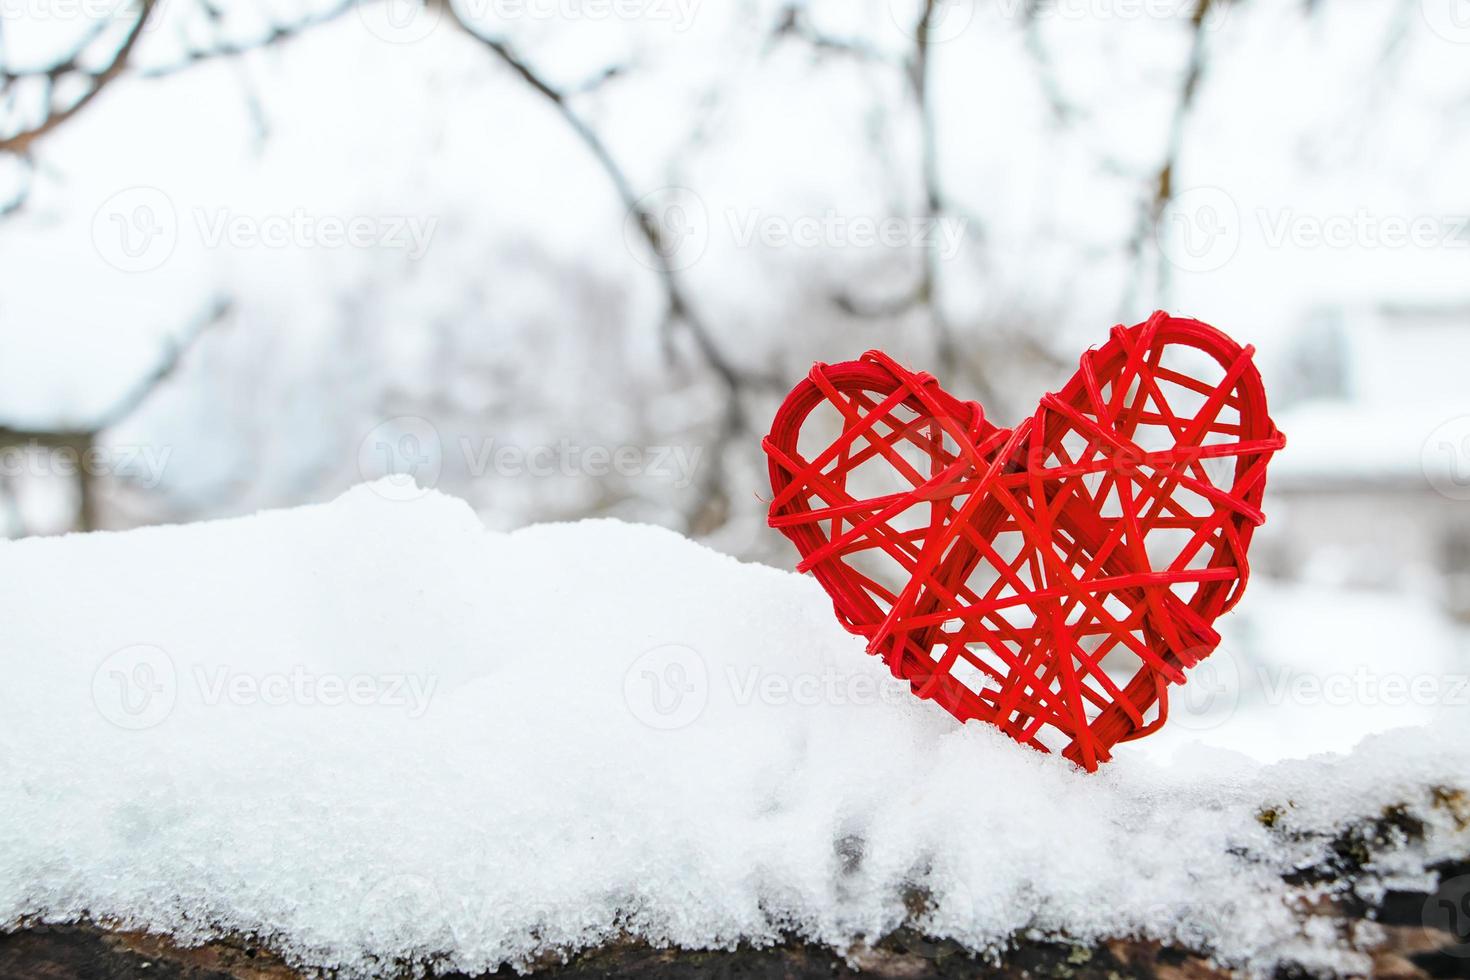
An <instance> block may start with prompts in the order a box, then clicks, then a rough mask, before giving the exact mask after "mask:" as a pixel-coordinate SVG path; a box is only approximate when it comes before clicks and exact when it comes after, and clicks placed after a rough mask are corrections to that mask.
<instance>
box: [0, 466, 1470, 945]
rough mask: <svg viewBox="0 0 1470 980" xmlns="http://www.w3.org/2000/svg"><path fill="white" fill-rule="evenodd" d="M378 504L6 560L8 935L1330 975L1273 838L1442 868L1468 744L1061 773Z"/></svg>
mask: <svg viewBox="0 0 1470 980" xmlns="http://www.w3.org/2000/svg"><path fill="white" fill-rule="evenodd" d="M403 491H404V488H403V487H401V486H395V485H391V484H374V485H369V486H364V487H360V488H358V489H356V490H354V491H352V492H351V493H349V494H347V495H345V496H344V497H342V498H341V499H339V500H337V501H335V502H334V503H331V504H328V505H323V506H317V507H307V508H302V509H298V510H293V511H284V512H276V513H267V514H262V515H259V516H256V517H251V518H245V519H240V520H232V521H221V522H215V523H207V524H196V525H191V526H188V527H165V528H151V529H143V530H136V531H129V532H125V533H120V534H93V535H86V536H71V537H66V538H61V539H48V540H27V541H21V542H15V543H7V544H0V595H3V596H4V597H5V600H4V601H5V604H6V610H5V612H6V615H5V622H6V624H7V629H6V630H5V632H4V634H3V639H0V658H3V665H4V677H5V680H6V683H5V684H4V685H3V687H0V920H3V922H4V923H6V924H7V925H11V926H14V925H16V924H18V923H21V922H24V921H36V920H44V921H58V920H71V919H76V918H80V917H84V916H86V917H91V918H93V919H98V920H102V921H106V922H112V923H117V924H120V925H124V926H127V927H146V928H149V929H154V930H163V931H167V932H170V933H172V934H174V935H176V936H179V937H182V938H183V939H184V940H185V941H189V940H197V939H202V938H205V937H209V936H214V935H218V934H222V933H229V932H240V933H250V934H255V935H259V936H261V937H263V938H265V939H266V940H267V941H269V942H270V943H271V944H272V945H274V946H276V947H278V948H280V949H282V950H283V951H284V952H286V953H287V955H288V956H290V957H291V958H293V959H294V960H296V961H298V962H304V963H310V964H316V965H329V966H339V967H343V968H345V969H346V970H347V971H348V972H354V973H366V972H370V971H372V970H373V969H375V968H377V967H378V966H380V965H381V964H382V963H384V962H387V961H403V960H412V961H415V962H427V963H433V964H437V965H439V966H442V967H445V968H449V967H455V968H459V969H462V970H466V971H476V970H483V969H489V968H493V967H495V966H497V965H500V964H503V963H507V962H508V963H513V964H524V963H526V962H528V961H530V960H531V959H533V958H535V957H538V956H542V955H545V954H547V953H558V952H565V951H567V950H570V949H573V948H577V947H582V946H586V945H590V944H596V943H598V942H601V941H605V940H607V939H609V938H612V937H615V936H619V935H625V934H632V935H635V936H639V937H643V938H646V939H648V940H650V941H653V942H656V943H675V944H681V945H686V946H695V947H707V946H724V945H730V944H733V943H736V942H739V941H753V942H763V941H769V940H773V939H776V938H778V937H780V936H781V935H783V934H797V935H800V936H803V937H806V938H809V939H813V940H818V941H823V942H829V943H832V944H834V945H836V946H838V947H839V948H849V947H851V946H852V945H853V944H856V943H860V942H863V941H864V940H865V939H866V940H872V939H875V938H877V937H879V936H881V935H883V934H885V933H886V932H888V931H890V930H892V929H893V928H895V927H897V926H899V925H900V924H903V923H905V922H907V923H909V924H912V925H916V926H918V927H919V928H922V929H923V930H925V931H926V932H928V933H929V934H931V935H933V936H936V937H946V938H954V939H957V940H960V941H962V942H964V943H966V944H968V945H969V946H971V947H972V948H974V949H976V950H977V951H982V952H984V951H994V950H997V949H1000V948H1002V947H1003V946H1004V944H1005V943H1006V942H1007V940H1008V939H1009V938H1010V937H1013V936H1015V935H1017V934H1020V933H1023V934H1028V935H1035V936H1051V935H1065V936H1067V937H1070V938H1072V939H1075V940H1079V941H1087V940H1089V939H1095V938H1101V937H1108V936H1122V935H1140V936H1147V937H1157V938H1160V939H1164V940H1171V941H1179V942H1184V943H1186V944H1190V945H1193V946H1197V947H1199V946H1203V947H1205V948H1208V949H1211V950H1213V951H1214V952H1215V954H1216V955H1218V956H1219V957H1221V958H1222V959H1224V960H1227V961H1229V962H1233V963H1239V964H1245V965H1249V966H1256V967H1263V968H1264V967H1268V966H1270V965H1271V964H1274V963H1276V962H1279V961H1281V960H1282V959H1283V958H1292V959H1297V960H1301V961H1305V962H1310V963H1318V964H1323V965H1329V966H1330V965H1334V964H1335V965H1338V966H1342V967H1351V966H1352V965H1354V963H1353V960H1352V958H1351V953H1349V952H1345V951H1342V950H1337V949H1334V948H1333V943H1334V941H1335V940H1334V939H1333V938H1332V937H1327V936H1316V935H1312V934H1310V933H1304V932H1303V931H1302V930H1301V929H1300V926H1299V922H1298V920H1297V918H1296V917H1295V916H1294V915H1293V912H1292V908H1291V903H1292V893H1291V892H1290V890H1289V889H1288V887H1287V886H1286V885H1285V884H1283V882H1282V878H1281V875H1282V874H1283V873H1284V872H1287V871H1289V870H1290V869H1291V868H1293V867H1295V866H1297V865H1300V864H1303V863H1305V862H1309V861H1311V860H1314V859H1316V858H1318V857H1320V855H1318V854H1317V853H1316V852H1315V851H1314V850H1313V848H1314V847H1320V844H1317V845H1313V844H1311V843H1309V840H1310V838H1306V837H1303V836H1302V834H1301V833H1299V832H1315V831H1324V830H1326V831H1330V830H1331V829H1332V828H1334V827H1338V826H1341V825H1342V824H1343V823H1344V822H1345V821H1347V820H1348V819H1350V818H1355V817H1362V816H1364V815H1370V816H1371V815H1373V814H1376V813H1377V812H1378V811H1379V810H1381V809H1382V808H1383V807H1384V806H1386V805H1390V804H1396V803H1400V802H1405V803H1407V804H1408V805H1409V806H1410V807H1412V808H1419V809H1422V812H1420V813H1419V816H1420V817H1421V818H1422V819H1424V820H1426V821H1427V822H1428V825H1429V834H1428V837H1427V838H1426V840H1425V842H1423V843H1422V844H1421V845H1419V846H1420V848H1421V851H1422V853H1416V854H1414V855H1406V856H1405V864H1404V868H1405V869H1406V870H1407V871H1409V872H1413V871H1414V870H1416V869H1418V868H1422V866H1423V864H1424V862H1425V861H1427V860H1432V859H1434V858H1435V857H1436V856H1437V855H1441V856H1442V855H1448V854H1451V853H1460V854H1463V852H1464V849H1465V847H1466V845H1467V840H1466V833H1465V831H1463V830H1459V831H1457V830H1455V828H1454V825H1453V821H1452V820H1450V819H1449V817H1448V816H1447V815H1446V814H1445V813H1443V812H1441V811H1437V810H1435V809H1433V808H1432V807H1430V806H1428V805H1427V802H1426V801H1427V799H1428V795H1429V788H1430V787H1433V786H1437V785H1456V784H1460V783H1463V782H1464V777H1465V775H1466V774H1467V772H1470V769H1467V762H1470V749H1467V748H1465V746H1467V745H1470V740H1466V739H1465V738H1463V733H1464V730H1465V729H1464V722H1463V721H1455V720H1444V721H1440V722H1438V723H1437V725H1438V726H1439V730H1437V731H1434V732H1430V731H1428V730H1424V729H1420V730H1405V731H1403V732H1398V733H1393V734H1389V735H1384V736H1379V737H1376V738H1374V739H1371V740H1369V741H1367V742H1365V743H1364V744H1363V745H1362V746H1360V747H1359V748H1358V749H1357V750H1356V751H1355V752H1354V754H1352V755H1351V756H1320V757H1317V758H1314V759H1311V760H1305V761H1297V762H1285V763H1279V764H1276V765H1272V766H1260V765H1257V764H1253V763H1250V762H1248V761H1246V760H1244V759H1243V757H1239V756H1234V755H1230V754H1225V753H1211V752H1206V751H1204V750H1199V751H1196V752H1195V753H1194V754H1192V755H1191V754H1188V753H1186V754H1185V755H1183V756H1182V759H1181V761H1180V762H1179V763H1178V764H1176V765H1173V766H1170V767H1162V766H1160V765H1158V764H1156V763H1154V762H1151V761H1149V760H1148V759H1147V758H1145V757H1143V756H1140V755H1136V754H1134V755H1129V754H1123V756H1122V757H1121V758H1120V759H1119V760H1118V761H1117V762H1116V763H1114V764H1113V765H1111V766H1110V767H1108V768H1107V769H1106V770H1105V771H1104V772H1102V773H1100V774H1099V775H1096V776H1087V775H1086V774H1084V773H1082V772H1080V771H1078V770H1075V769H1074V768H1073V767H1072V766H1070V765H1069V764H1067V763H1065V762H1063V761H1061V760H1059V759H1056V758H1051V757H1046V756H1042V755H1040V754H1038V753H1035V752H1033V751H1031V750H1028V749H1025V748H1022V747H1020V746H1017V745H1015V744H1013V743H1011V742H1010V741H1009V740H1008V739H1006V738H1004V737H1002V736H1000V735H998V734H996V733H995V732H993V731H992V730H990V729H988V728H986V727H984V726H981V725H975V724H972V725H970V726H959V725H957V724H956V723H955V722H954V721H952V720H951V719H950V718H949V717H948V716H946V715H944V714H943V713H942V712H941V711H939V710H937V709H935V708H934V707H933V706H932V705H929V704H924V703H921V702H918V701H916V700H914V699H912V698H911V697H909V696H908V695H907V693H906V691H905V690H904V689H903V688H902V687H895V686H894V682H893V681H892V680H891V678H889V676H888V674H887V672H886V670H885V669H884V668H883V666H882V665H881V664H880V663H878V662H876V661H875V660H873V659H872V658H869V657H868V656H866V655H865V654H864V653H863V650H862V646H861V643H860V641H859V640H857V639H855V638H853V637H851V636H848V635H847V634H846V633H844V632H843V631H842V630H841V629H840V628H839V627H838V626H837V624H836V622H835V621H834V619H833V617H832V615H831V609H830V604H829V603H828V601H827V599H826V597H825V596H824V595H823V594H822V592H821V590H820V589H819V588H818V586H817V585H816V584H815V583H814V582H813V581H811V580H809V579H806V578H803V577H800V576H797V575H794V574H791V573H787V572H784V571H780V570H776V569H772V568H767V567H763V566H758V565H749V564H742V563H740V562H737V561H735V560H733V559H731V558H728V557H725V556H722V555H720V554H717V553H715V552H713V551H710V550H708V549H705V548H703V547H701V546H698V545H696V544H693V543H691V542H689V541H687V540H685V539H683V538H681V537H679V536H678V535H675V534H673V533H671V532H668V531H664V530H660V529H656V528H652V527H646V526H639V525H627V524H621V523H617V522H611V521H589V522H583V523H578V524H568V525H547V526H540V527H532V528H528V529H525V530H522V531H518V532H515V533H511V534H499V533H492V532H489V531H487V530H485V528H484V527H483V526H482V525H481V523H480V522H479V520H478V519H477V518H476V517H475V516H474V515H473V513H471V511H470V510H469V508H468V507H467V506H465V505H464V504H463V503H462V502H459V501H456V500H453V499H450V498H447V497H443V496H440V495H437V494H433V493H429V494H426V495H422V496H420V495H417V494H414V493H404V492H403ZM405 497H411V498H413V499H403V498H405ZM1455 725H1458V726H1460V727H1458V728H1452V726H1455ZM1263 806H1274V807H1278V808H1279V809H1280V813H1281V816H1280V818H1279V819H1278V820H1277V821H1276V825H1275V826H1274V827H1270V828H1268V827H1266V826H1264V825H1263V822H1262V821H1260V820H1259V819H1257V817H1258V813H1259V812H1260V810H1261V808H1262V807H1263ZM1416 812H1418V811H1417V810H1416ZM1457 849H1458V850H1457ZM916 896H921V898H920V899H919V900H916Z"/></svg>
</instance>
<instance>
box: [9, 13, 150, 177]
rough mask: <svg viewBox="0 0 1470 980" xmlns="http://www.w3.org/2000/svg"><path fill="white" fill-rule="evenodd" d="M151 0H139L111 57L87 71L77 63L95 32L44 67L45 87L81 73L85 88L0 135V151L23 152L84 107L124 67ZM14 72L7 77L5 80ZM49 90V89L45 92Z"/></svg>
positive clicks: (140, 33)
mask: <svg viewBox="0 0 1470 980" xmlns="http://www.w3.org/2000/svg"><path fill="white" fill-rule="evenodd" d="M153 5H154V0H139V6H138V18H137V20H135V21H134V22H133V24H132V26H131V27H129V28H128V33H127V34H126V36H124V38H123V41H122V44H120V45H118V48H117V50H116V51H114V52H113V54H112V57H111V58H110V59H109V60H108V62H107V64H106V65H104V66H103V67H102V68H101V69H100V70H98V71H95V72H94V71H88V70H86V69H83V68H81V67H80V63H81V57H82V54H83V52H84V50H85V48H86V47H87V46H88V45H89V44H90V43H91V41H92V40H94V39H95V36H96V35H95V34H90V33H89V35H88V37H87V39H86V40H85V41H84V42H83V43H82V44H81V45H80V46H79V47H78V48H77V49H76V50H75V51H74V52H73V53H72V55H71V56H70V57H68V58H67V59H65V60H63V61H62V62H61V63H59V64H58V65H56V66H53V67H52V68H49V69H47V70H46V71H45V73H44V75H45V77H46V78H47V86H48V88H51V89H54V87H55V82H56V81H57V80H58V79H60V78H62V77H64V76H68V75H74V74H79V75H83V76H85V77H86V78H87V80H88V88H87V90H86V91H85V92H83V93H82V95H81V96H80V97H79V98H77V99H76V101H74V102H72V103H71V104H70V105H68V106H65V107H64V108H55V107H53V108H52V109H51V110H50V111H48V112H47V114H46V116H45V117H44V118H43V119H41V121H40V122H38V123H36V124H35V125H34V126H32V127H31V128H30V129H23V130H21V131H20V132H18V133H14V134H12V135H10V136H7V137H4V138H0V152H8V153H18V154H24V153H27V152H28V151H29V150H30V147H31V144H32V143H34V142H35V141H36V140H37V139H39V138H40V137H42V136H44V135H46V134H47V133H49V132H51V131H52V130H53V129H55V128H56V127H58V126H60V125H61V124H63V123H65V122H66V121H67V120H68V119H70V118H72V117H73V116H75V115H76V114H77V113H78V112H81V111H82V110H83V109H84V108H86V107H87V105H88V104H89V103H91V101H92V100H93V99H95V98H96V97H97V96H98V95H100V94H101V92H102V90H103V89H104V88H106V87H107V85H108V84H109V83H111V82H112V81H114V80H115V79H116V78H117V77H118V76H119V75H121V74H122V73H123V71H124V69H126V68H127V64H128V56H129V55H130V54H132V51H133V46H134V45H135V44H137V42H138V38H139V37H140V36H141V35H142V33H143V27H144V25H145V24H147V22H148V17H149V15H150V14H151V13H152V12H153ZM13 77H14V76H11V77H8V78H7V82H9V81H11V80H12V79H13ZM48 94H49V93H48Z"/></svg>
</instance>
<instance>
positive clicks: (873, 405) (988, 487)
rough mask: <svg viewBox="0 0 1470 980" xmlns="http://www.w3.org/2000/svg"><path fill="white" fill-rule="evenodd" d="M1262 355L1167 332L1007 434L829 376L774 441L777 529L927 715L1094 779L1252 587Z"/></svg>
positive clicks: (1115, 354) (1262, 421)
mask: <svg viewBox="0 0 1470 980" xmlns="http://www.w3.org/2000/svg"><path fill="white" fill-rule="evenodd" d="M1251 355H1252V349H1251V348H1249V347H1244V348H1242V347H1241V346H1240V345H1238V344H1236V343H1235V342H1234V341H1232V340H1231V339H1230V338H1229V337H1227V336H1225V334H1223V333H1221V332H1220V331H1218V330H1216V329H1215V328H1213V327H1210V326H1208V325H1206V324H1204V323H1201V322H1199V321H1198V320H1186V319H1179V318H1175V317H1170V316H1167V315H1165V314H1163V313H1156V314H1154V315H1153V316H1152V317H1150V318H1149V319H1148V320H1147V321H1145V322H1143V323H1140V324H1138V325H1136V326H1133V327H1127V328H1124V327H1121V326H1119V327H1115V328H1114V329H1113V332H1112V336H1111V338H1110V339H1109V340H1108V342H1107V343H1106V344H1104V345H1103V346H1102V347H1101V348H1099V349H1096V350H1091V351H1088V352H1087V353H1086V354H1084V355H1083V357H1082V362H1081V366H1080V367H1079V368H1078V371H1077V373H1076V374H1075V375H1074V376H1073V377H1072V379H1071V381H1069V382H1068V383H1067V385H1066V387H1064V388H1063V389H1062V390H1061V392H1059V393H1055V394H1049V395H1047V396H1046V397H1045V398H1043V399H1042V400H1041V405H1040V407H1039V408H1038V409H1037V411H1036V414H1035V415H1034V416H1032V417H1031V418H1029V419H1027V420H1026V421H1025V422H1023V423H1022V424H1021V425H1019V426H1017V427H1016V428H1015V429H1014V430H1009V429H1000V428H997V427H995V426H994V425H992V424H991V423H989V422H988V421H986V419H985V414H984V411H983V410H982V409H981V408H980V406H979V405H977V404H975V403H973V402H964V401H960V400H959V399H956V398H954V397H953V396H951V395H949V394H947V393H946V392H944V391H943V390H942V389H941V388H940V387H939V385H938V383H937V382H936V381H935V379H934V378H932V377H930V376H929V375H927V374H916V373H913V372H910V371H907V370H905V369H904V368H902V367H900V366H899V365H898V364H896V363H894V362H893V361H892V360H891V359H890V358H888V357H887V356H886V355H884V354H882V353H880V352H878V351H870V352H869V353H867V354H865V355H864V356H863V358H862V359H861V360H859V361H849V362H847V363H844V364H835V365H826V364H818V365H816V366H815V367H814V368H813V369H812V372H811V374H810V375H809V376H808V377H807V378H806V379H805V380H804V381H802V382H801V383H800V384H798V385H797V386H796V388H795V389H794V390H793V391H792V392H791V394H790V395H789V396H788V397H787V399H786V401H785V403H784V404H782V406H781V408H780V410H779V411H778V412H777V413H776V418H775V421H774V422H773V423H772V426H771V434H770V435H769V436H767V437H766V440H765V442H764V446H765V450H766V453H767V455H768V456H769V457H770V474H771V486H772V489H773V490H774V492H775V497H774V499H773V500H772V502H771V512H770V523H771V526H772V527H775V528H778V529H780V530H781V531H782V532H783V533H784V534H785V535H786V536H787V537H788V538H790V539H791V541H792V543H794V544H795V545H796V547H797V550H798V551H799V552H800V553H801V556H802V560H801V563H800V565H799V566H798V567H799V568H800V569H802V570H810V571H811V572H812V573H813V574H815V575H816V577H817V579H818V580H819V581H820V582H821V583H822V585H823V587H824V588H825V589H826V590H827V592H828V594H829V595H831V596H832V601H833V607H834V609H835V610H836V613H837V617H838V619H839V620H840V621H841V622H842V623H843V625H844V626H846V627H847V628H848V629H849V630H851V631H853V632H855V633H858V634H860V635H862V636H863V637H865V638H866V639H867V640H868V650H869V652H871V653H877V654H880V655H881V656H882V657H883V658H884V659H885V661H886V662H887V663H888V664H889V666H890V668H891V669H892V670H893V672H894V674H895V675H896V676H898V677H900V678H903V679H905V680H907V681H909V682H910V684H911V686H912V688H913V690H914V693H916V694H917V695H919V696H920V697H923V698H932V699H934V700H935V701H937V702H938V703H939V704H941V705H942V706H943V707H945V708H946V709H947V710H948V711H949V712H950V713H951V714H953V715H954V716H955V717H957V718H959V719H960V720H961V721H965V720H968V719H970V718H979V719H982V720H985V721H988V722H991V723H993V724H995V725H996V726H998V727H999V728H1000V729H1001V730H1003V731H1005V732H1006V733H1007V734H1009V735H1010V736H1011V737H1013V738H1015V739H1016V740H1018V741H1021V742H1024V743H1026V744H1028V745H1032V746H1035V747H1036V748H1039V749H1042V750H1044V751H1046V750H1051V749H1056V748H1062V749H1064V754H1065V755H1066V756H1067V757H1068V758H1070V759H1072V760H1073V761H1075V762H1077V763H1079V764H1081V765H1082V766H1084V767H1086V768H1087V769H1089V770H1094V769H1096V768H1097V764H1098V763H1099V762H1100V761H1106V760H1107V759H1108V758H1109V756H1110V750H1111V749H1112V747H1113V746H1114V745H1115V744H1117V743H1118V742H1121V741H1127V740H1129V739H1133V738H1138V737H1140V736H1142V735H1146V734H1148V733H1149V732H1152V731H1154V730H1156V729H1157V728H1158V727H1159V726H1160V725H1162V724H1163V722H1164V721H1165V719H1166V718H1167V715H1168V693H1167V687H1168V685H1169V684H1177V683H1181V682H1183V680H1184V670H1185V669H1187V668H1189V667H1192V666H1193V665H1194V664H1196V663H1198V662H1199V661H1200V660H1201V659H1202V658H1203V657H1205V656H1208V655H1209V654H1210V653H1211V652H1212V651H1213V650H1214V649H1215V647H1216V646H1217V645H1218V643H1219V635H1218V634H1217V633H1216V632H1215V630H1214V628H1213V625H1212V624H1213V623H1214V620H1215V618H1216V617H1217V616H1219V615H1220V614H1221V613H1223V612H1225V611H1226V610H1228V609H1229V608H1230V607H1231V606H1233V605H1234V604H1235V602H1236V601H1237V600H1238V599H1239V598H1240V595H1241V593H1242V591H1243V590H1244V588H1245V584H1246V579H1247V577H1248V574H1249V566H1248V564H1247V561H1246V552H1247V549H1248V547H1249V545H1250V539H1251V535H1252V533H1253V532H1254V530H1255V527H1256V525H1258V524H1260V523H1261V522H1262V520H1264V515H1263V514H1262V512H1261V509H1260V505H1261V495H1262V493H1263V492H1264V490H1265V479H1266V464H1267V463H1268V462H1269V460H1270V458H1271V455H1272V454H1273V453H1274V452H1275V451H1276V450H1278V449H1280V448H1281V447H1282V446H1283V445H1284V444H1285V438H1284V437H1283V436H1282V435H1281V434H1280V432H1278V431H1277V429H1276V426H1275V425H1274V423H1272V421H1271V419H1270V417H1269V415H1268V414H1267V411H1266V397H1265V392H1264V390H1263V388H1262V386H1261V379H1260V375H1259V373H1258V372H1257V371H1256V369H1255V366H1254V365H1253V364H1252V363H1251ZM819 414H826V415H829V416H831V420H830V422H829V423H828V425H827V427H826V428H825V429H824V428H823V425H822V423H821V421H820V420H819V419H818V416H819ZM803 436H805V439H803ZM812 439H815V440H816V443H817V444H816V446H815V447H814V448H813V447H803V446H802V445H800V443H802V442H803V441H806V442H810V441H811V440H812Z"/></svg>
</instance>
